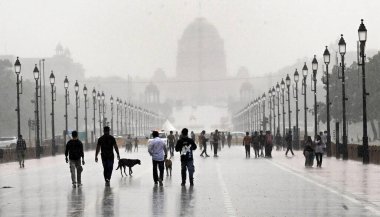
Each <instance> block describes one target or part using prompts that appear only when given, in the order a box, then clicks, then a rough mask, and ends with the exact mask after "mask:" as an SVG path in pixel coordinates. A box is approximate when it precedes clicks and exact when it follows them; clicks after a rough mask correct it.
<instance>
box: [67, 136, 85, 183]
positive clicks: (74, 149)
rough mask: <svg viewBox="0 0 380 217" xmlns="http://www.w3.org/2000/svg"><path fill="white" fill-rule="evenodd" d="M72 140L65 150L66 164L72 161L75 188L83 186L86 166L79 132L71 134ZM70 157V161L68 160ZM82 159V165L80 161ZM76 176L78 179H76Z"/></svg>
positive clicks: (72, 179)
mask: <svg viewBox="0 0 380 217" xmlns="http://www.w3.org/2000/svg"><path fill="white" fill-rule="evenodd" d="M71 136H72V139H70V141H68V142H67V144H66V150H65V158H66V163H69V159H70V173H71V181H72V183H73V188H76V187H77V185H78V187H80V186H82V176H81V175H82V171H83V168H82V165H84V153H83V144H82V142H81V141H80V140H79V139H78V132H77V131H73V132H72V133H71ZM67 156H69V159H67ZM81 158H82V165H81V162H80V159H81ZM75 175H76V178H75Z"/></svg>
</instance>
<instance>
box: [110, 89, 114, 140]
mask: <svg viewBox="0 0 380 217" xmlns="http://www.w3.org/2000/svg"><path fill="white" fill-rule="evenodd" d="M110 102H111V135H113V97H112V95H111V98H110Z"/></svg>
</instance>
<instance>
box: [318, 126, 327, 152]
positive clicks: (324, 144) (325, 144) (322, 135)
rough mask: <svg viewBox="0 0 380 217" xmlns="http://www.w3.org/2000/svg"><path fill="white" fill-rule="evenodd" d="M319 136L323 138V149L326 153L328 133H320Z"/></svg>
mask: <svg viewBox="0 0 380 217" xmlns="http://www.w3.org/2000/svg"><path fill="white" fill-rule="evenodd" d="M319 135H320V136H321V141H322V143H323V146H324V147H325V148H324V149H323V152H326V146H327V131H325V132H324V133H322V132H320V133H319Z"/></svg>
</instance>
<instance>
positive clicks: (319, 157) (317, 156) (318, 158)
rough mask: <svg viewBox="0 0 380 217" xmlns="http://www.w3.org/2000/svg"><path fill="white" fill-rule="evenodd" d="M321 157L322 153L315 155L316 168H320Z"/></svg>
mask: <svg viewBox="0 0 380 217" xmlns="http://www.w3.org/2000/svg"><path fill="white" fill-rule="evenodd" d="M322 155H323V153H315V158H316V160H317V167H318V166H319V167H320V166H322Z"/></svg>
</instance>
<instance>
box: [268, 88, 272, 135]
mask: <svg viewBox="0 0 380 217" xmlns="http://www.w3.org/2000/svg"><path fill="white" fill-rule="evenodd" d="M268 97H269V100H268V103H269V130H270V131H271V132H272V133H273V130H272V89H271V88H269V91H268Z"/></svg>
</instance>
